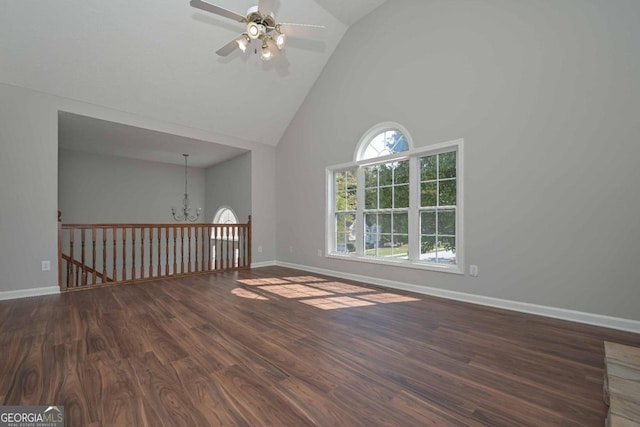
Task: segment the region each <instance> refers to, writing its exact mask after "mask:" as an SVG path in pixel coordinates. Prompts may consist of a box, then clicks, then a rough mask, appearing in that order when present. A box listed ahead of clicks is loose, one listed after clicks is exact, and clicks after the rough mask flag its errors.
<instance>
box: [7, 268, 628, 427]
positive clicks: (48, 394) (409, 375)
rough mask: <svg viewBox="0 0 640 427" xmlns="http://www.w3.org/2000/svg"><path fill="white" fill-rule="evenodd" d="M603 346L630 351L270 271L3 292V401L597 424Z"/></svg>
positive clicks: (291, 418) (151, 422) (538, 323)
mask: <svg viewBox="0 0 640 427" xmlns="http://www.w3.org/2000/svg"><path fill="white" fill-rule="evenodd" d="M354 285H355V286H354ZM604 340H608V341H614V342H619V343H623V344H630V345H636V346H637V345H640V336H639V335H634V334H630V333H625V332H620V331H614V330H608V329H603V328H597V327H592V326H586V325H580V324H577V323H571V322H564V321H559V320H553V319H546V318H541V317H536V316H532V315H526V314H519V313H513V312H508V311H503V310H498V309H491V308H485V307H479V306H474V305H470V304H464V303H459V302H453V301H447V300H443V299H438V298H433V297H428V296H425V295H418V294H410V293H406V292H399V291H391V290H383V289H380V288H376V287H374V286H370V285H366V284H360V283H354V282H348V281H344V280H338V279H335V278H330V277H323V276H319V275H315V274H309V273H306V272H301V271H296V270H290V269H285V268H281V267H269V268H260V269H254V270H251V271H242V272H227V273H217V274H212V275H209V276H196V277H190V278H182V279H167V280H160V281H156V282H148V283H142V284H135V285H125V286H119V287H108V288H102V289H96V290H89V291H81V292H71V293H66V294H62V295H52V296H43V297H34V298H26V299H19V300H11V301H0V348H1V349H2V351H1V353H0V373H1V376H0V402H2V403H3V404H4V405H36V404H37V405H48V404H57V405H64V408H65V415H66V420H67V423H66V424H67V425H68V426H92V427H99V426H102V427H107V426H109V427H111V426H153V427H157V426H172V427H173V426H209V425H229V426H262V425H264V426H306V425H316V426H378V425H389V426H416V425H439V426H448V425H452V426H509V427H512V426H555V425H562V426H601V425H603V423H604V419H605V416H606V412H607V408H606V406H605V404H604V402H603V395H602V386H603V366H604V365H603V358H604V347H603V341H604Z"/></svg>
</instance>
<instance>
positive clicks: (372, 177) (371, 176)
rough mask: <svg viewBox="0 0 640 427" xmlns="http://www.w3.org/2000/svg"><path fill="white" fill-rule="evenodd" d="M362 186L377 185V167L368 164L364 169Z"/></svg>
mask: <svg viewBox="0 0 640 427" xmlns="http://www.w3.org/2000/svg"><path fill="white" fill-rule="evenodd" d="M364 186H365V188H371V187H377V186H378V167H377V166H369V167H367V168H365V169H364Z"/></svg>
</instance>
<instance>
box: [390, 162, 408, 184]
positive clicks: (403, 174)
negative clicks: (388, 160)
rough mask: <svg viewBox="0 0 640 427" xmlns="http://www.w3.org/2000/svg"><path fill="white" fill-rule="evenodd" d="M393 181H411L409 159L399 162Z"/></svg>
mask: <svg viewBox="0 0 640 427" xmlns="http://www.w3.org/2000/svg"><path fill="white" fill-rule="evenodd" d="M393 183H394V184H407V183H409V161H408V160H405V161H402V162H398V163H397V164H396V167H395V168H394V170H393Z"/></svg>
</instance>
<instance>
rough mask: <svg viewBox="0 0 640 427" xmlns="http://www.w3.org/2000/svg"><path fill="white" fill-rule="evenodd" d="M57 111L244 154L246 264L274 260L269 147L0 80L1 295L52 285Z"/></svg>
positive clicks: (272, 161) (54, 278)
mask: <svg viewBox="0 0 640 427" xmlns="http://www.w3.org/2000/svg"><path fill="white" fill-rule="evenodd" d="M58 111H68V112H70V113H74V114H79V115H85V116H89V117H95V118H98V119H102V120H107V121H112V122H117V123H123V124H126V125H130V126H137V127H142V128H147V129H152V130H157V131H159V132H165V133H170V134H175V135H181V136H184V137H188V138H194V139H199V140H203V141H211V142H215V143H221V144H227V145H231V146H235V147H239V148H243V149H247V150H251V151H252V163H251V195H252V196H251V197H252V206H253V219H254V221H253V236H254V239H253V247H254V249H253V254H254V257H253V259H254V261H255V262H262V261H272V260H274V259H275V230H274V227H273V224H274V222H275V187H274V179H275V178H274V176H275V148H273V147H267V146H263V145H262V144H258V143H255V142H251V141H244V140H240V139H235V138H230V137H225V136H223V135H217V134H212V133H210V132H208V131H203V130H201V129H194V128H190V127H187V126H184V125H181V124H178V123H167V122H163V121H160V120H158V119H156V118H152V117H144V116H140V115H136V114H131V113H127V112H123V111H119V110H115V109H111V108H109V107H107V106H100V105H95V104H90V103H86V102H82V101H78V100H72V99H68V98H62V97H58V96H54V95H49V94H44V93H41V92H37V91H33V90H30V89H25V88H19V87H15V86H11V85H7V84H4V83H0V182H1V183H2V185H0V200H2V212H3V213H2V215H0V292H4V291H11V290H16V291H26V290H30V289H34V288H40V287H47V286H56V285H57V282H58V275H57V273H58V272H57V264H56V259H57V239H58V234H57V211H58V200H57V199H58V197H57V191H58ZM181 193H182V190H180V192H179V193H178V194H177V197H178V200H177V202H172V203H180V194H181ZM258 246H262V247H263V252H262V253H259V252H258V251H257V247H258ZM41 260H51V261H52V270H51V271H50V272H41V271H40V261H41ZM1 296H2V295H0V297H1Z"/></svg>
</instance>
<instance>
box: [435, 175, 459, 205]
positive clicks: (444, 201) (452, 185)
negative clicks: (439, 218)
mask: <svg viewBox="0 0 640 427" xmlns="http://www.w3.org/2000/svg"><path fill="white" fill-rule="evenodd" d="M455 204H456V181H455V180H450V181H440V203H439V205H440V206H455Z"/></svg>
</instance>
